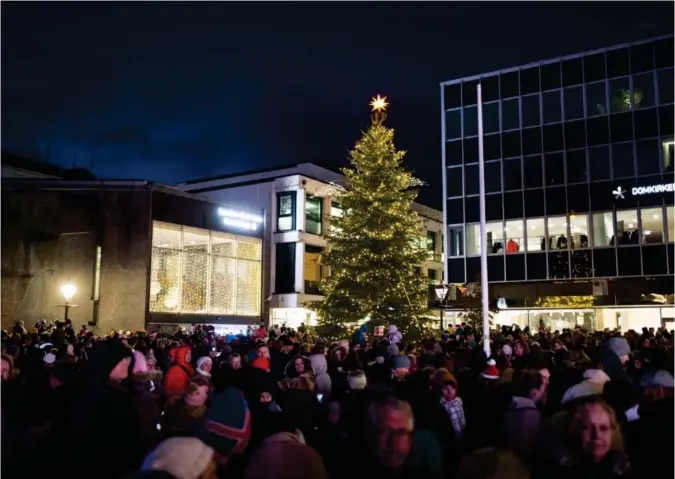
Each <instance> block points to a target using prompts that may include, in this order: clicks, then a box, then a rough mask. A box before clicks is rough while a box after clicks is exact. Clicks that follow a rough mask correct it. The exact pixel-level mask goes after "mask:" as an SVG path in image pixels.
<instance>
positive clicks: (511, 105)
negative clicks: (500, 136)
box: [502, 98, 520, 131]
mask: <svg viewBox="0 0 675 479" xmlns="http://www.w3.org/2000/svg"><path fill="white" fill-rule="evenodd" d="M517 128H520V100H519V99H518V98H514V99H513V100H505V101H503V102H502V130H503V131H507V130H515V129H517Z"/></svg>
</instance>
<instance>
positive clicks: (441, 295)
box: [434, 284, 449, 332]
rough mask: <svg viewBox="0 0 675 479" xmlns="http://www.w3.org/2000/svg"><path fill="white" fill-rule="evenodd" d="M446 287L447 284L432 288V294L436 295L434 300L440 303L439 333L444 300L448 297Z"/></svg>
mask: <svg viewBox="0 0 675 479" xmlns="http://www.w3.org/2000/svg"><path fill="white" fill-rule="evenodd" d="M448 291H449V288H448V285H447V284H439V285H437V286H436V287H435V288H434V292H435V293H436V299H437V300H438V302H439V303H441V332H443V329H444V328H443V309H444V308H445V298H447V297H448Z"/></svg>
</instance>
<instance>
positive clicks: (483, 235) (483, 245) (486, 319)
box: [476, 83, 491, 358]
mask: <svg viewBox="0 0 675 479" xmlns="http://www.w3.org/2000/svg"><path fill="white" fill-rule="evenodd" d="M476 95H477V100H478V181H479V182H480V185H479V186H480V189H479V190H478V191H479V194H480V196H479V201H480V292H481V296H482V298H483V351H484V352H485V356H486V357H488V358H489V357H490V353H491V350H490V316H489V312H490V309H489V304H490V303H489V302H490V299H489V294H488V268H487V231H486V226H485V159H484V158H483V156H484V155H483V94H482V88H481V84H480V83H479V84H478V86H477V87H476Z"/></svg>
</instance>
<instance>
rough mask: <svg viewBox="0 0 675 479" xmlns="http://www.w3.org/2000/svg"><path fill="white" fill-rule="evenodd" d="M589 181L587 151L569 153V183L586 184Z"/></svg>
mask: <svg viewBox="0 0 675 479" xmlns="http://www.w3.org/2000/svg"><path fill="white" fill-rule="evenodd" d="M586 181H588V171H587V168H586V150H571V151H568V152H567V183H568V184H572V183H584V182H586Z"/></svg>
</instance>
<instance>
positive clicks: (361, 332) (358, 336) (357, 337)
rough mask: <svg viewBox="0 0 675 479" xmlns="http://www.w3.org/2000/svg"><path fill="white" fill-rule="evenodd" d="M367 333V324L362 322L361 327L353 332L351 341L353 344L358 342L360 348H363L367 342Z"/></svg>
mask: <svg viewBox="0 0 675 479" xmlns="http://www.w3.org/2000/svg"><path fill="white" fill-rule="evenodd" d="M367 334H368V325H366V324H362V325H361V327H360V328H359V329H357V330H356V331H355V332H354V336H353V337H352V341H353V342H354V344H358V345H359V346H361V347H362V348H365V347H366V342H367Z"/></svg>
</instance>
